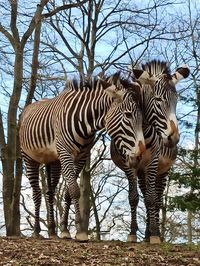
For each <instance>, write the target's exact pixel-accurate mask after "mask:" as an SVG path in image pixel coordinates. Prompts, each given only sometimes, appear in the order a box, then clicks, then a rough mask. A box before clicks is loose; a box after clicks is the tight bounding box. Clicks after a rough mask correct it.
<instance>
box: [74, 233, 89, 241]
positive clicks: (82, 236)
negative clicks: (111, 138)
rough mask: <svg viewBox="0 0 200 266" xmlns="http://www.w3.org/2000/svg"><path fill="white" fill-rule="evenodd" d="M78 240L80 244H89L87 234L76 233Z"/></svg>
mask: <svg viewBox="0 0 200 266" xmlns="http://www.w3.org/2000/svg"><path fill="white" fill-rule="evenodd" d="M76 240H77V241H78V242H87V241H88V235H87V234H86V233H85V232H83V233H76Z"/></svg>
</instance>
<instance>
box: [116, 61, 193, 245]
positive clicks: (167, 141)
mask: <svg viewBox="0 0 200 266" xmlns="http://www.w3.org/2000/svg"><path fill="white" fill-rule="evenodd" d="M132 71H133V73H134V75H135V77H136V78H137V79H138V80H139V81H140V82H141V85H142V86H141V93H142V106H143V108H142V113H143V132H144V138H145V144H146V150H145V152H144V153H143V154H142V159H141V160H140V162H139V163H138V165H137V167H136V168H129V167H127V166H126V165H125V164H124V161H123V158H121V156H120V154H119V152H118V149H117V147H116V146H115V145H114V144H113V143H112V142H111V157H112V160H113V161H114V163H115V164H116V165H117V166H118V167H119V168H121V169H122V170H123V171H124V172H125V173H126V175H127V178H128V181H129V203H130V207H131V232H130V235H129V237H128V240H129V241H133V242H136V241H137V236H136V232H137V230H138V225H137V220H136V208H137V205H138V201H139V195H138V191H137V178H136V176H138V179H139V180H138V181H139V185H140V188H141V190H142V193H143V196H144V202H145V206H146V209H147V229H146V238H147V240H149V241H150V243H160V231H159V209H160V201H161V199H162V194H163V190H164V188H165V184H166V175H167V173H168V171H169V169H170V167H171V165H172V164H173V162H174V160H175V157H176V156H175V155H176V144H177V142H178V141H179V132H178V126H177V119H176V102H177V95H176V90H175V84H176V83H177V82H178V81H179V80H181V79H183V78H186V77H187V76H188V75H189V70H188V68H187V67H186V66H184V67H181V68H178V69H177V70H176V72H175V73H174V74H172V75H171V74H170V70H169V69H168V67H167V65H166V63H164V62H160V61H155V60H154V61H151V62H149V63H147V64H145V65H144V66H143V70H137V69H136V70H135V69H133V70H132ZM172 155H173V156H172ZM166 163H167V165H166ZM158 206H159V207H158Z"/></svg>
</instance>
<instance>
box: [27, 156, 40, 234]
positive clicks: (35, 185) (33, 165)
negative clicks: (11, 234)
mask: <svg viewBox="0 0 200 266" xmlns="http://www.w3.org/2000/svg"><path fill="white" fill-rule="evenodd" d="M24 161H25V164H26V173H27V177H28V179H29V182H30V185H31V188H32V191H33V202H34V205H35V223H34V231H33V234H32V237H36V238H43V237H42V236H41V235H40V231H41V228H40V206H41V197H42V195H41V189H40V186H39V166H40V164H39V163H37V162H35V161H33V160H31V159H29V158H24Z"/></svg>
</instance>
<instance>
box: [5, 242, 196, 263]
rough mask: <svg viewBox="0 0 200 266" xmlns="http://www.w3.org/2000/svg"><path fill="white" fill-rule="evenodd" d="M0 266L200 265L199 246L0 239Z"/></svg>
mask: <svg viewBox="0 0 200 266" xmlns="http://www.w3.org/2000/svg"><path fill="white" fill-rule="evenodd" d="M0 265H4V266H11V265H13V266H18V265H27V266H28V265H81V266H87V265H102V266H109V265H121V266H128V265H129V266H143V265H144V266H148V265H151V266H164V265H166V266H171V265H181V266H182V265H187V266H193V265H200V245H169V244H161V245H149V244H146V243H138V244H130V243H124V242H120V241H99V242H93V241H89V242H88V243H78V242H76V241H74V240H60V239H58V240H50V239H44V240H36V239H33V238H6V237H3V238H0Z"/></svg>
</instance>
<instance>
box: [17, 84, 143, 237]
mask: <svg viewBox="0 0 200 266" xmlns="http://www.w3.org/2000/svg"><path fill="white" fill-rule="evenodd" d="M121 84H122V85H121V86H120V87H117V86H114V85H113V84H110V83H108V82H106V81H104V80H97V79H96V80H92V81H91V82H90V83H86V84H84V85H80V84H78V83H77V82H75V81H71V82H69V83H67V85H66V88H65V90H64V91H63V92H62V93H61V94H60V95H58V96H57V97H55V98H53V99H50V100H45V101H39V102H36V103H33V104H30V105H28V106H27V107H26V108H25V109H24V111H23V113H22V117H21V126H20V144H21V151H22V156H23V158H24V161H25V164H26V170H27V176H28V178H29V181H30V184H31V187H32V190H33V201H34V205H35V224H34V233H33V236H35V237H39V236H40V234H39V233H40V231H41V228H40V223H39V212H40V205H41V190H40V187H39V166H40V164H45V165H46V166H47V173H48V174H47V184H48V193H47V195H48V202H49V213H50V214H49V217H48V218H49V228H48V232H49V236H55V235H56V232H55V222H54V217H53V196H54V192H55V188H56V185H57V183H58V180H59V176H60V173H61V172H62V175H63V177H64V178H66V180H67V184H68V185H67V187H66V192H65V209H64V214H63V218H62V221H61V237H63V238H64V237H68V236H69V231H68V228H67V219H68V211H69V205H70V204H71V202H72V203H73V204H74V207H75V223H76V225H77V233H76V239H77V240H80V241H81V240H83V241H84V240H87V239H88V236H87V234H86V232H83V231H82V227H81V217H80V208H79V197H80V189H79V186H78V183H77V178H78V175H79V173H80V171H81V169H82V167H83V165H84V164H85V162H86V159H87V157H88V153H89V151H90V149H91V147H92V146H93V142H94V138H95V133H96V132H97V131H98V130H100V129H102V128H104V127H105V128H106V130H107V132H108V134H109V135H110V137H111V139H112V141H113V143H114V144H115V146H116V147H117V148H118V151H119V153H120V156H122V158H123V160H124V162H125V164H127V165H128V166H129V167H135V166H136V164H137V163H138V161H139V159H140V157H141V154H142V152H144V151H145V145H144V136H143V132H142V114H141V93H140V85H139V83H136V82H135V83H133V82H129V81H128V80H121Z"/></svg>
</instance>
